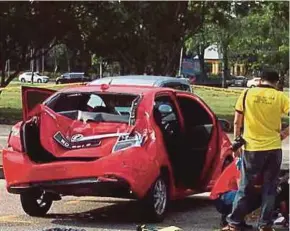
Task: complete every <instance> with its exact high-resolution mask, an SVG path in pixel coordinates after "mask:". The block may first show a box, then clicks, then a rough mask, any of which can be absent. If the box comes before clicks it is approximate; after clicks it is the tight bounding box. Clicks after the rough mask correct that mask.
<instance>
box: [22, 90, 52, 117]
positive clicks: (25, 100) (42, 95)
mask: <svg viewBox="0 0 290 231" xmlns="http://www.w3.org/2000/svg"><path fill="white" fill-rule="evenodd" d="M55 92H56V91H55V90H51V89H46V88H39V87H25V86H22V88H21V93H22V116H23V120H24V121H26V120H28V119H30V118H31V117H32V115H33V114H34V111H35V109H36V107H37V105H39V104H40V103H42V102H43V101H44V100H46V99H47V98H48V97H49V96H51V95H52V94H54V93H55Z"/></svg>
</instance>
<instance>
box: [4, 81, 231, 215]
mask: <svg viewBox="0 0 290 231" xmlns="http://www.w3.org/2000/svg"><path fill="white" fill-rule="evenodd" d="M22 100H23V121H22V122H19V123H17V124H16V125H15V126H14V127H13V129H12V131H11V134H10V136H9V140H8V147H7V148H6V149H4V150H3V166H4V174H5V179H6V182H7V190H8V192H10V193H16V194H20V198H21V203H22V207H23V209H24V211H25V212H26V213H27V214H29V215H31V216H44V215H45V214H46V213H47V212H48V210H49V209H50V207H51V204H52V202H53V201H54V200H60V199H61V197H62V196H66V195H73V196H107V197H120V198H133V199H137V200H140V201H142V202H144V203H141V204H142V205H143V206H145V207H144V208H146V209H148V211H147V214H149V215H150V218H151V219H154V220H155V221H158V220H159V221H160V220H162V219H163V218H164V214H165V212H166V210H167V208H168V202H169V201H170V200H174V199H178V198H183V197H186V196H188V195H190V194H195V193H201V192H205V191H208V190H210V189H211V187H212V185H213V183H214V182H215V180H216V179H217V178H218V177H219V175H220V174H221V172H222V170H223V169H224V167H225V166H226V165H227V164H228V163H229V162H231V160H232V157H231V149H230V146H231V143H230V141H229V139H228V137H227V135H226V134H225V133H224V132H223V130H222V128H221V124H220V123H219V122H218V120H217V118H216V116H215V114H214V113H213V112H212V111H211V110H210V108H209V107H208V106H207V105H206V104H205V103H204V102H203V101H202V100H201V99H200V98H199V97H198V96H196V95H194V94H192V93H190V92H184V91H176V90H174V89H169V88H156V87H144V86H121V85H120V86H112V85H107V84H103V85H101V86H93V85H92V86H77V87H70V88H67V89H63V90H60V91H58V92H55V91H53V90H47V89H43V88H29V87H23V89H22Z"/></svg>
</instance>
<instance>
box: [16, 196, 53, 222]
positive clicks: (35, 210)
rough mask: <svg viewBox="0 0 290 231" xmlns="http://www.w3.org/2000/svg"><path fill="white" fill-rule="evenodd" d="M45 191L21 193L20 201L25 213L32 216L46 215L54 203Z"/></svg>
mask: <svg viewBox="0 0 290 231" xmlns="http://www.w3.org/2000/svg"><path fill="white" fill-rule="evenodd" d="M46 195H47V194H46V193H45V191H29V192H25V193H22V194H20V201H21V205H22V208H23V210H24V212H25V213H27V214H28V215H30V216H32V217H42V216H44V215H45V214H46V213H47V212H48V210H49V209H50V207H51V205H52V198H49V197H48V196H46Z"/></svg>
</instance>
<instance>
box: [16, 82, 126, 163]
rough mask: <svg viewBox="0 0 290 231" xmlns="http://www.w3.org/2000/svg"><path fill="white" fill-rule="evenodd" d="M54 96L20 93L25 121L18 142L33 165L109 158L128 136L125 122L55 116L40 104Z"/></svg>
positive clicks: (33, 91)
mask: <svg viewBox="0 0 290 231" xmlns="http://www.w3.org/2000/svg"><path fill="white" fill-rule="evenodd" d="M54 92H55V91H52V90H48V89H41V88H27V87H25V88H23V89H22V95H23V117H24V121H25V122H24V124H23V129H22V131H23V132H22V142H23V147H24V150H25V152H26V153H27V154H28V155H29V157H30V158H31V159H32V160H33V161H35V162H40V163H44V162H51V161H62V160H86V161H87V160H94V159H96V158H101V157H104V156H107V155H109V154H111V152H112V148H113V147H114V145H115V143H116V141H117V139H118V137H119V136H121V135H128V134H129V133H130V130H131V128H132V126H130V125H129V124H128V122H124V121H118V122H110V121H109V122H108V121H106V122H86V121H82V120H79V119H77V118H74V119H73V117H75V116H72V115H67V114H71V113H67V112H66V113H63V112H55V111H54V110H52V109H51V108H50V106H49V103H48V104H47V105H45V104H40V103H41V102H43V101H44V100H45V99H47V98H48V97H49V96H50V95H52V94H53V93H54ZM57 97H58V96H56V98H57ZM53 99H54V98H52V100H53ZM64 102H67V101H64ZM64 102H62V104H63V103H64ZM74 113H75V112H73V113H72V114H74ZM88 113H89V112H88ZM83 114H86V112H83ZM100 114H102V113H100ZM105 114H106V113H105ZM106 115H107V116H108V117H109V118H112V117H114V115H110V114H106ZM33 116H35V117H36V118H37V119H35V117H33ZM116 116H117V117H121V115H116ZM32 117H33V118H32ZM77 117H79V116H77Z"/></svg>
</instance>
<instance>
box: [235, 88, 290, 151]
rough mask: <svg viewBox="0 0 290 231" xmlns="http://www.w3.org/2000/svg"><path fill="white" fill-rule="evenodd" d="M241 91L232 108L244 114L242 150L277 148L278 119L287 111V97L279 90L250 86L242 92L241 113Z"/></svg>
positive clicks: (278, 141) (279, 140)
mask: <svg viewBox="0 0 290 231" xmlns="http://www.w3.org/2000/svg"><path fill="white" fill-rule="evenodd" d="M245 91H246V90H245ZM245 91H244V92H243V93H242V94H241V95H240V97H239V98H238V101H237V103H236V111H238V112H240V113H243V114H244V133H243V138H244V139H245V140H246V144H245V147H244V148H245V150H247V151H267V150H274V149H280V148H281V147H282V142H281V138H280V131H281V118H282V115H283V114H288V113H289V98H288V97H287V96H286V95H285V94H284V93H283V92H281V91H277V90H276V89H274V88H272V87H269V86H261V87H257V88H251V89H248V92H247V95H246V100H245V113H244V109H243V98H244V94H245Z"/></svg>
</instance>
